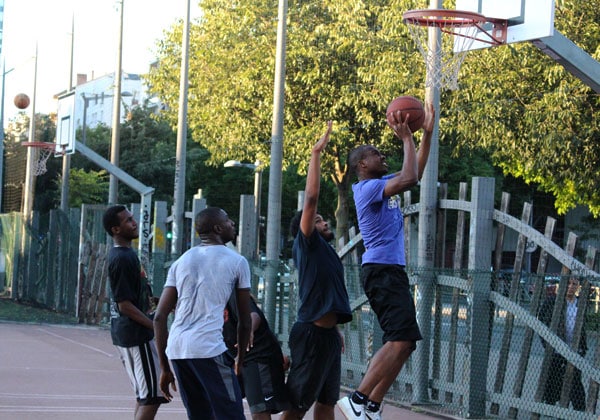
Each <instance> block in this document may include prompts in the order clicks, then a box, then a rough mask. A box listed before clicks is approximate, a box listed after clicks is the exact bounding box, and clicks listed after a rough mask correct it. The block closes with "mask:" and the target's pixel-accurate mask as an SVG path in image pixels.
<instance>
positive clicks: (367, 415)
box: [365, 409, 381, 420]
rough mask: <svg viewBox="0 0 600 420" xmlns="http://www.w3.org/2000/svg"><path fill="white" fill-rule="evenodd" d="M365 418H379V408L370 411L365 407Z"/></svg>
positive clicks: (376, 419)
mask: <svg viewBox="0 0 600 420" xmlns="http://www.w3.org/2000/svg"><path fill="white" fill-rule="evenodd" d="M365 419H367V420H381V409H379V410H377V411H371V410H366V409H365Z"/></svg>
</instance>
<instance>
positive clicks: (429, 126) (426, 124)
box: [423, 102, 435, 132]
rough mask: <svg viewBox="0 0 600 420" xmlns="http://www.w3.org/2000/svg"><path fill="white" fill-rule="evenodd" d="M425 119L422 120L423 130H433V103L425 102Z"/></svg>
mask: <svg viewBox="0 0 600 420" xmlns="http://www.w3.org/2000/svg"><path fill="white" fill-rule="evenodd" d="M424 108H425V120H424V121H423V130H424V131H429V132H432V131H433V124H434V123H435V110H434V108H433V104H431V103H429V102H425V106H424Z"/></svg>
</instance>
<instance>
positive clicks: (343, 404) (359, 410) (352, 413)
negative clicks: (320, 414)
mask: <svg viewBox="0 0 600 420" xmlns="http://www.w3.org/2000/svg"><path fill="white" fill-rule="evenodd" d="M337 406H338V408H339V409H340V411H341V412H342V414H343V415H344V416H346V418H347V419H348V420H355V419H357V420H366V417H365V406H364V405H362V404H356V403H354V402H352V400H351V399H350V397H344V398H342V399H341V400H339V401H338V402H337Z"/></svg>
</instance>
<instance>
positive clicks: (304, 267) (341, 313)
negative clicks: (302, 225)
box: [292, 229, 352, 324]
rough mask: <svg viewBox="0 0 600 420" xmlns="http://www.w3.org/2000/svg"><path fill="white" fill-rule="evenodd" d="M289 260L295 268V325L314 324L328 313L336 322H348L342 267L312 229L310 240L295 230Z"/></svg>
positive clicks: (347, 306) (331, 250)
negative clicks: (296, 294) (296, 310)
mask: <svg viewBox="0 0 600 420" xmlns="http://www.w3.org/2000/svg"><path fill="white" fill-rule="evenodd" d="M292 257H293V259H294V263H295V264H296V267H297V268H298V319H297V321H298V322H314V321H316V320H317V319H319V318H321V317H322V316H323V315H325V314H326V313H328V312H335V313H336V314H337V323H338V324H344V323H346V322H349V321H351V320H352V311H351V310H350V301H349V299H348V291H347V290H346V284H345V283H344V266H343V265H342V261H341V260H340V257H339V256H338V254H337V252H336V251H335V249H333V247H332V246H331V245H329V243H327V241H325V239H323V237H322V236H321V234H320V233H319V232H318V231H317V230H316V229H315V230H313V233H312V235H310V237H308V238H307V237H306V236H304V234H303V233H302V231H299V232H298V234H297V235H296V238H295V239H294V245H293V248H292Z"/></svg>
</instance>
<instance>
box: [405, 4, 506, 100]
mask: <svg viewBox="0 0 600 420" xmlns="http://www.w3.org/2000/svg"><path fill="white" fill-rule="evenodd" d="M402 20H403V21H404V23H406V24H408V29H409V32H410V35H411V37H412V38H413V39H414V41H415V43H416V44H417V47H418V48H419V51H420V52H421V54H422V55H423V58H424V59H425V64H426V65H427V80H426V83H425V85H426V86H427V87H438V88H446V89H451V90H454V89H457V88H458V72H459V70H460V66H461V65H462V63H463V61H464V59H465V57H466V54H467V52H468V51H469V50H470V47H471V45H472V44H473V42H474V41H475V40H477V41H481V42H485V43H488V44H490V45H500V44H504V43H505V42H506V28H507V25H508V24H507V21H506V20H504V19H494V18H487V17H485V16H483V15H481V14H479V13H475V12H468V11H462V10H446V9H422V10H409V11H408V12H406V13H404V16H403V17H402ZM487 23H490V24H491V25H492V28H491V29H488V28H486V27H485V25H486V24H487ZM429 28H438V29H439V30H440V32H441V36H438V37H436V36H432V37H430V36H429ZM445 35H451V36H445ZM430 39H431V42H430Z"/></svg>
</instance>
